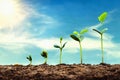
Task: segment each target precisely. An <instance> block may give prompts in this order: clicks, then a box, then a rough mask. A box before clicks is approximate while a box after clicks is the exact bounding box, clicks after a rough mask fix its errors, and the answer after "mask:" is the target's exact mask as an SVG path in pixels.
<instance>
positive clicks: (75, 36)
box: [70, 28, 88, 64]
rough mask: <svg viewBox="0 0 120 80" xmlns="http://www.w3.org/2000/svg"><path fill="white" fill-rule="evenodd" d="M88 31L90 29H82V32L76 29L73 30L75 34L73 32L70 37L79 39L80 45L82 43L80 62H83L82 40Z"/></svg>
mask: <svg viewBox="0 0 120 80" xmlns="http://www.w3.org/2000/svg"><path fill="white" fill-rule="evenodd" d="M86 32H88V29H86V28H85V29H82V30H81V31H80V33H79V32H77V31H74V32H73V34H71V35H70V37H71V38H72V39H74V40H75V41H78V42H79V45H80V63H81V64H82V45H81V42H82V40H83V39H84V36H83V35H84V34H85V33H86Z"/></svg>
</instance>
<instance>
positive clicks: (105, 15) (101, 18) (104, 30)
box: [93, 12, 108, 63]
mask: <svg viewBox="0 0 120 80" xmlns="http://www.w3.org/2000/svg"><path fill="white" fill-rule="evenodd" d="M106 17H107V12H104V13H102V14H101V15H100V16H99V17H98V20H99V22H100V23H101V24H103V22H104V21H105V19H106ZM93 30H94V31H96V32H97V33H99V34H100V39H101V53H102V63H104V51H103V33H105V32H106V31H107V30H108V29H107V28H103V29H101V30H97V29H93Z"/></svg>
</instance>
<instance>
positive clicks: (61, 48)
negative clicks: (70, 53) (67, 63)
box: [54, 37, 67, 64]
mask: <svg viewBox="0 0 120 80" xmlns="http://www.w3.org/2000/svg"><path fill="white" fill-rule="evenodd" d="M62 40H63V38H62V37H60V46H59V45H54V47H55V48H59V49H60V61H59V63H60V64H61V63H62V50H63V48H64V47H65V45H66V43H67V42H65V43H64V44H63V45H62Z"/></svg>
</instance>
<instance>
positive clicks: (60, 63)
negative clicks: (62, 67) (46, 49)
mask: <svg viewBox="0 0 120 80" xmlns="http://www.w3.org/2000/svg"><path fill="white" fill-rule="evenodd" d="M61 63H62V49H60V64H61Z"/></svg>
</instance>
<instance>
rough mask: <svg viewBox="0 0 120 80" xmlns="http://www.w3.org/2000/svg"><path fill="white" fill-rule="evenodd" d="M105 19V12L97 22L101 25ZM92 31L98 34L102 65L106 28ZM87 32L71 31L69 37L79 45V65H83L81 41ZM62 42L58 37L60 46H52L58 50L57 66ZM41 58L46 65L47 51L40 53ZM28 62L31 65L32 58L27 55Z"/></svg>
mask: <svg viewBox="0 0 120 80" xmlns="http://www.w3.org/2000/svg"><path fill="white" fill-rule="evenodd" d="M106 17H107V12H103V13H102V14H101V15H100V16H99V17H98V20H99V22H100V23H101V24H103V22H104V21H105V19H106ZM93 31H95V32H97V33H98V34H100V43H101V54H102V63H104V51H103V49H104V48H103V34H104V33H105V32H106V31H107V28H103V29H101V30H97V29H93ZM87 32H88V29H87V28H85V29H82V30H81V31H80V32H78V31H73V33H72V34H71V35H70V37H71V38H72V39H73V40H75V41H77V42H78V43H79V47H80V64H83V59H82V55H83V54H82V44H81V42H82V40H83V39H84V34H85V33H87ZM62 40H63V38H62V37H60V45H54V47H55V48H58V49H59V50H60V59H59V64H61V63H62V50H63V48H64V47H65V45H66V43H67V42H65V43H64V44H62ZM41 56H42V57H44V58H45V62H44V64H47V60H48V53H47V51H42V53H41ZM26 58H27V59H28V60H29V61H30V64H29V65H31V64H32V56H31V55H29V56H28V57H26Z"/></svg>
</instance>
